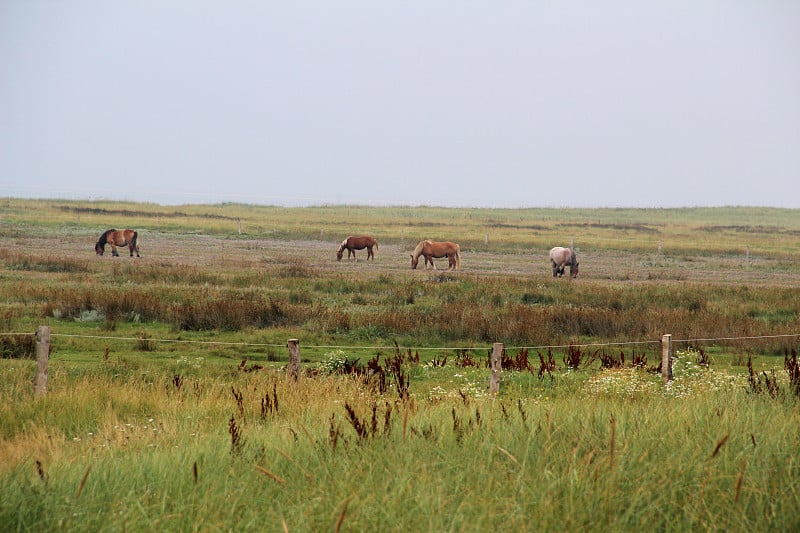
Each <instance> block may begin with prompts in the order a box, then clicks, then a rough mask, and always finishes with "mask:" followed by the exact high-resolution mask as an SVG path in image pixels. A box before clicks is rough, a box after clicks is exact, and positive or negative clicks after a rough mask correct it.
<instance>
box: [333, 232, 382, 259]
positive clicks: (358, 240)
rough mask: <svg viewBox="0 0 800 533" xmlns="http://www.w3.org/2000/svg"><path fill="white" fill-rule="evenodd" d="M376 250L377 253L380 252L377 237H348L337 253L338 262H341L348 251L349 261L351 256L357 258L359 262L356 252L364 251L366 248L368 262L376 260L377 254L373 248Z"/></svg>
mask: <svg viewBox="0 0 800 533" xmlns="http://www.w3.org/2000/svg"><path fill="white" fill-rule="evenodd" d="M373 247H374V248H375V251H378V241H376V240H375V237H370V236H369V235H361V236H360V237H353V236H350V237H347V238H346V239H345V240H343V241H342V243H341V244H340V245H339V249H338V250H337V251H336V260H337V261H341V260H342V255H344V251H345V250H347V259H350V256H351V255H352V256H353V257H355V258H356V261H358V257H356V250H363V249H364V248H366V249H367V260H368V261H369V259H370V258H372V259H373V260H375V254H374V253H373V252H372V248H373Z"/></svg>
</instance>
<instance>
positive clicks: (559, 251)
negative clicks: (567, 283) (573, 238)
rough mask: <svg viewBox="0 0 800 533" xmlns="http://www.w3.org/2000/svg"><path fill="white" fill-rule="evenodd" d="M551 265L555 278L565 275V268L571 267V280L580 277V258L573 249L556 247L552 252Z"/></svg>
mask: <svg viewBox="0 0 800 533" xmlns="http://www.w3.org/2000/svg"><path fill="white" fill-rule="evenodd" d="M550 264H551V265H552V266H553V277H554V278H555V277H561V276H563V275H564V267H566V266H567V265H569V275H570V277H571V278H577V277H578V256H576V255H575V250H573V249H572V248H564V247H562V246H556V247H555V248H553V249H552V250H550Z"/></svg>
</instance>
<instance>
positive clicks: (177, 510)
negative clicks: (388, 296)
mask: <svg viewBox="0 0 800 533" xmlns="http://www.w3.org/2000/svg"><path fill="white" fill-rule="evenodd" d="M176 364H177V363H176ZM103 365H111V367H112V368H111V369H107V368H104V367H103ZM23 366H24V365H22V364H20V363H17V364H14V365H9V364H6V365H4V380H3V381H4V386H3V398H2V399H3V406H4V407H3V410H2V411H0V412H2V417H0V421H1V422H0V424H1V425H0V427H1V428H2V434H3V435H5V436H6V437H5V438H4V440H3V453H4V455H5V456H6V457H7V458H9V459H10V461H9V462H7V463H5V464H4V467H3V469H2V471H1V473H0V479H2V482H3V486H4V498H3V501H2V503H0V519H2V520H3V523H4V524H6V527H7V528H10V529H12V530H42V529H45V530H47V529H63V530H67V531H72V530H86V529H87V528H88V529H103V530H106V531H117V530H119V531H121V530H131V529H134V530H141V529H168V530H176V531H194V530H215V529H234V530H242V529H248V528H252V527H259V528H266V529H283V528H284V527H287V528H288V529H289V530H303V531H312V530H333V529H335V527H336V524H337V523H338V522H340V521H341V524H342V526H343V528H344V530H375V529H380V530H391V531H409V530H411V531H429V530H436V531H440V530H468V531H474V530H483V529H487V528H496V527H503V528H511V529H514V530H531V529H535V530H537V531H563V530H564V529H565V528H566V529H568V530H575V529H586V530H592V531H607V530H618V531H630V530H639V529H641V528H646V529H657V530H683V531H685V530H696V529H706V528H712V529H716V528H722V529H725V530H731V531H752V530H792V529H793V528H794V527H795V526H796V525H797V523H798V522H797V511H798V505H800V502H798V499H797V491H796V488H797V484H798V480H800V477H798V476H800V469H799V468H798V464H797V460H796V458H795V457H794V455H795V454H794V453H793V450H796V449H797V446H798V445H800V442H799V441H798V434H797V431H796V427H797V423H798V422H800V420H798V414H797V413H798V411H797V400H796V399H792V398H790V397H785V398H783V397H782V398H777V399H773V398H770V397H769V396H765V395H752V394H748V393H747V392H746V387H745V384H746V382H743V381H742V380H741V379H738V378H729V377H725V376H723V375H722V374H720V375H714V371H713V370H711V371H709V370H704V369H698V368H688V369H687V368H686V367H684V366H680V367H679V369H678V371H677V372H676V374H677V375H676V382H675V383H674V385H673V387H672V388H671V389H670V390H669V391H668V390H665V389H664V387H663V385H662V384H660V380H659V379H658V378H657V377H650V376H648V375H647V373H644V372H643V371H635V370H630V371H627V370H626V371H606V372H586V371H579V372H578V373H577V374H575V373H563V372H558V373H557V375H556V384H553V383H552V382H551V381H550V380H549V379H545V380H541V381H539V380H537V379H535V378H531V377H530V376H529V375H528V374H525V373H522V374H517V373H507V374H506V376H505V381H504V383H503V387H502V390H503V392H502V394H501V396H500V397H499V398H498V399H490V398H488V397H487V396H486V394H485V391H483V390H481V389H482V387H475V388H472V389H471V388H470V386H469V385H468V384H467V383H469V382H471V381H472V379H473V378H477V380H478V381H483V379H481V378H479V375H480V374H481V373H482V374H483V378H485V371H483V372H479V371H477V370H475V371H470V372H464V371H462V370H458V369H455V368H454V367H452V366H450V367H444V368H438V369H431V368H428V367H426V368H422V369H418V370H415V371H414V372H415V374H416V376H417V377H416V380H415V379H414V378H412V387H411V388H412V391H414V392H413V394H412V397H411V399H410V401H408V402H405V403H404V402H400V401H398V399H397V396H396V394H395V393H394V391H393V390H392V389H390V390H389V391H388V392H387V393H386V394H385V395H380V394H376V393H375V391H374V390H372V389H369V388H366V387H365V386H364V385H362V384H360V383H359V381H357V380H354V379H352V378H349V377H344V376H332V377H317V378H302V379H301V381H300V382H299V383H297V384H294V383H292V382H287V381H285V377H284V376H282V375H281V374H280V372H279V371H277V370H268V369H266V370H263V371H260V372H253V373H247V374H246V373H241V372H236V371H230V370H227V371H226V370H225V369H224V368H221V367H207V365H206V364H205V362H201V363H199V366H200V367H201V370H200V372H199V374H198V375H191V374H186V376H185V377H184V378H183V381H182V384H181V386H180V388H179V387H177V386H176V385H175V381H174V379H173V378H172V377H171V376H170V374H171V373H172V372H174V371H176V370H178V369H177V368H176V367H175V366H172V367H169V368H168V369H165V368H164V367H163V366H162V365H156V364H144V363H142V364H138V365H137V364H130V363H125V362H122V361H119V360H114V359H113V358H112V361H111V362H109V363H100V364H98V365H97V367H96V368H94V369H92V368H86V369H84V370H81V371H77V372H76V371H70V370H67V369H65V368H57V369H56V370H55V373H54V374H55V375H54V376H53V378H54V380H53V381H54V384H53V388H52V389H51V390H50V391H49V393H48V395H47V396H46V397H45V398H41V399H38V400H33V398H31V397H30V388H29V380H28V378H27V376H26V373H27V372H26V371H29V370H30V368H28V369H24V370H26V371H24V370H23ZM28 366H29V365H28ZM190 366H191V365H190V364H187V365H185V366H184V367H183V370H188V369H189V367H190ZM63 372H66V373H67V375H63V374H62V373H63ZM465 374H471V375H467V376H465ZM614 382H616V384H615V383H614ZM631 382H636V383H638V384H639V385H638V386H636V387H631V386H630V384H631ZM434 383H438V385H433V384H434ZM426 388H428V391H427V392H418V391H424V390H425V389H426ZM442 391H445V392H442ZM234 392H237V393H240V394H241V396H242V402H241V407H239V403H238V402H237V400H236V397H235V395H234ZM265 397H268V398H270V399H271V398H275V399H277V405H278V407H277V409H275V410H269V411H267V412H266V413H263V414H262V410H261V401H262V400H263V398H265ZM348 408H349V409H350V410H351V411H352V415H351V414H350V413H349V412H348ZM231 419H233V421H234V424H235V426H236V428H237V429H238V431H239V437H238V441H237V442H236V443H234V439H233V437H232V433H231V426H230V424H231ZM373 420H374V422H373ZM357 424H360V425H361V427H362V428H364V429H363V432H359V430H358V429H357V428H358V427H359V426H357ZM37 461H38V463H37ZM195 472H196V477H195ZM532 520H535V524H533V523H532ZM284 525H285V526H284Z"/></svg>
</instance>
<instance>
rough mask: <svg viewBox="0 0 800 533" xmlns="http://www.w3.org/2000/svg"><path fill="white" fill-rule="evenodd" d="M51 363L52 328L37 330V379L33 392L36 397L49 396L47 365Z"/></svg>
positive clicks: (43, 327) (41, 327)
mask: <svg viewBox="0 0 800 533" xmlns="http://www.w3.org/2000/svg"><path fill="white" fill-rule="evenodd" d="M49 361H50V326H39V328H38V329H37V330H36V379H35V380H34V382H33V390H34V393H35V395H36V396H43V395H45V394H47V364H48V362H49Z"/></svg>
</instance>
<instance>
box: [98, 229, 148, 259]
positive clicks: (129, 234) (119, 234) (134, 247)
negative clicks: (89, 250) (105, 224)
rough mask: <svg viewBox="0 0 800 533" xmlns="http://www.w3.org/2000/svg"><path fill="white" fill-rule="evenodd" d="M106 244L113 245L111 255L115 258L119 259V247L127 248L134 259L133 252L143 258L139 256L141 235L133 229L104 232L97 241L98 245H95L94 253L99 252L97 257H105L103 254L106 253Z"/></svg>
mask: <svg viewBox="0 0 800 533" xmlns="http://www.w3.org/2000/svg"><path fill="white" fill-rule="evenodd" d="M106 244H110V245H111V255H113V256H114V257H119V254H118V253H117V246H127V247H128V249H129V250H130V251H131V257H133V252H136V257H141V256H140V255H139V233H138V232H136V231H134V230H132V229H110V230H108V231H104V232H103V234H102V235H100V238H99V239H98V240H97V244H95V245H94V251H95V252H97V255H103V252H105V251H106Z"/></svg>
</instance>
